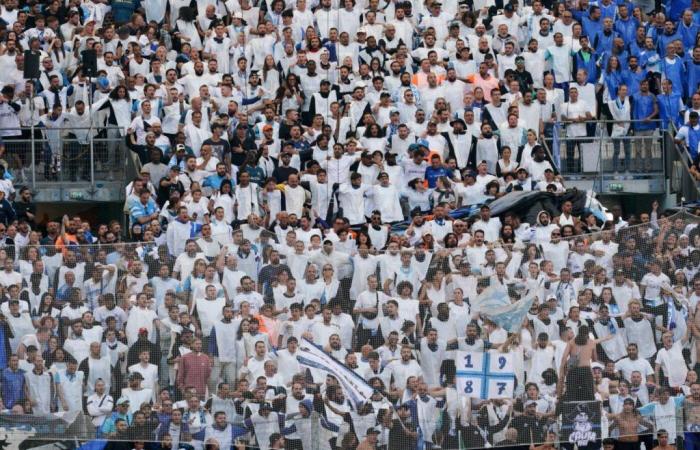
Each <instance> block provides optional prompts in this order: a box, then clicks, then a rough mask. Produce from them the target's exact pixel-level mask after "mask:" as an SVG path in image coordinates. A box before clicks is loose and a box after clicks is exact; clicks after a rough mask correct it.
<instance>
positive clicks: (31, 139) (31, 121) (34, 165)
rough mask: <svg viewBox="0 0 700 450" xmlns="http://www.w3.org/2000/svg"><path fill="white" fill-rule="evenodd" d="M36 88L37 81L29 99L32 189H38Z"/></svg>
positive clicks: (33, 85)
mask: <svg viewBox="0 0 700 450" xmlns="http://www.w3.org/2000/svg"><path fill="white" fill-rule="evenodd" d="M35 89H36V82H35V83H33V84H32V95H31V98H30V99H29V102H30V103H29V111H30V114H31V118H30V122H29V123H30V124H31V127H30V131H29V132H30V133H31V137H30V139H29V142H30V143H29V145H31V148H32V191H34V190H36V148H35V145H36V142H35V141H36V139H34V95H35V92H34V90H35Z"/></svg>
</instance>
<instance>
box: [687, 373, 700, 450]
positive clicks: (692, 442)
mask: <svg viewBox="0 0 700 450" xmlns="http://www.w3.org/2000/svg"><path fill="white" fill-rule="evenodd" d="M683 423H684V424H685V442H684V447H685V448H689V449H694V448H698V447H699V446H700V383H697V382H695V383H693V384H691V385H690V396H689V397H686V398H685V399H684V400H683Z"/></svg>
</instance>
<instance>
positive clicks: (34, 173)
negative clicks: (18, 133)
mask: <svg viewBox="0 0 700 450" xmlns="http://www.w3.org/2000/svg"><path fill="white" fill-rule="evenodd" d="M33 103H34V99H32V104H33ZM33 110H34V108H32V126H31V129H30V133H31V134H32V136H31V139H30V144H29V145H31V147H32V191H34V190H35V189H36V148H34V145H35V141H36V139H34V111H33ZM20 170H21V169H20Z"/></svg>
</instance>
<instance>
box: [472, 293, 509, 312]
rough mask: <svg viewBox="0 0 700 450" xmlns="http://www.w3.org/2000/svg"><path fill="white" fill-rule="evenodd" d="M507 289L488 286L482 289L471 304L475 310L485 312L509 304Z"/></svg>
mask: <svg viewBox="0 0 700 450" xmlns="http://www.w3.org/2000/svg"><path fill="white" fill-rule="evenodd" d="M510 303H511V302H510V297H509V296H508V289H507V288H505V287H489V288H487V289H484V290H483V291H482V292H481V293H480V294H479V295H478V296H477V297H476V301H475V302H474V304H473V305H472V309H473V310H474V311H475V312H480V313H482V314H486V313H487V312H488V311H492V310H494V309H498V308H503V307H505V306H508V305H510Z"/></svg>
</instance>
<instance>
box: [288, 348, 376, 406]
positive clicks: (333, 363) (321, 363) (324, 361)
mask: <svg viewBox="0 0 700 450" xmlns="http://www.w3.org/2000/svg"><path fill="white" fill-rule="evenodd" d="M296 356H297V361H299V364H300V365H301V366H302V367H306V368H309V369H316V370H320V371H322V372H325V373H326V374H329V375H333V377H335V378H336V379H337V380H338V382H339V383H340V385H341V386H342V387H343V391H344V393H345V395H347V396H348V398H350V401H352V403H353V404H354V405H355V406H357V405H359V404H360V403H363V402H366V401H367V400H369V398H370V397H371V396H372V393H373V392H374V389H373V388H372V386H370V385H369V384H367V382H366V381H365V379H364V378H362V377H361V376H359V375H358V374H356V373H355V372H353V371H352V370H350V369H348V368H347V367H346V366H345V365H344V364H343V363H341V362H340V361H338V360H337V359H335V358H334V357H332V356H331V355H329V354H328V353H326V352H324V351H323V349H321V348H320V347H319V346H317V345H316V344H314V343H313V342H311V341H309V340H308V339H306V338H303V339H302V340H301V344H300V345H299V350H297V353H296Z"/></svg>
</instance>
